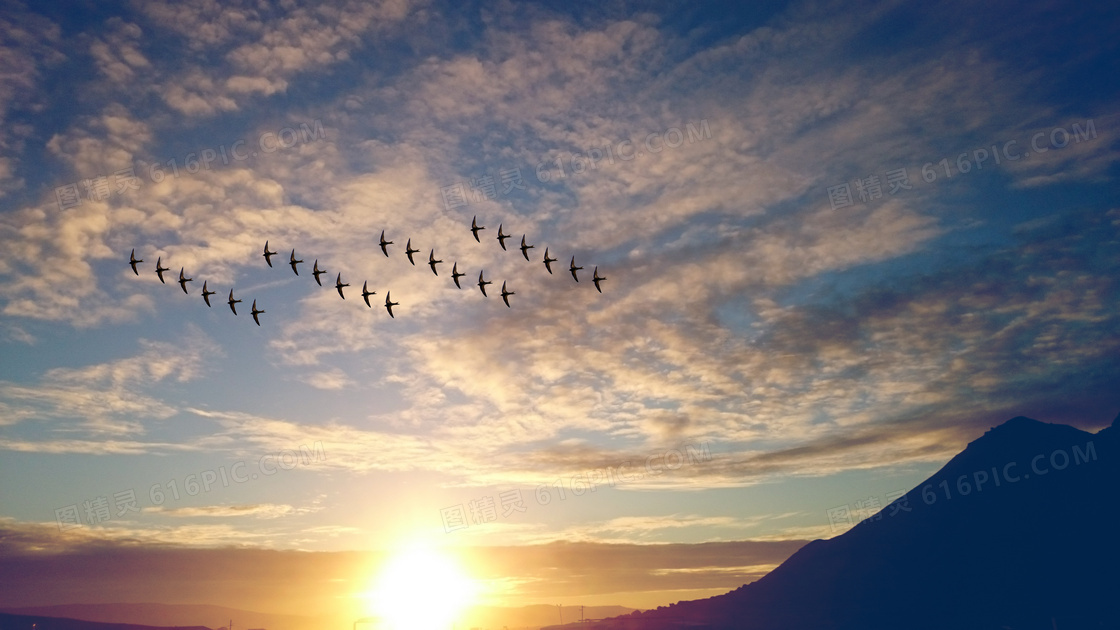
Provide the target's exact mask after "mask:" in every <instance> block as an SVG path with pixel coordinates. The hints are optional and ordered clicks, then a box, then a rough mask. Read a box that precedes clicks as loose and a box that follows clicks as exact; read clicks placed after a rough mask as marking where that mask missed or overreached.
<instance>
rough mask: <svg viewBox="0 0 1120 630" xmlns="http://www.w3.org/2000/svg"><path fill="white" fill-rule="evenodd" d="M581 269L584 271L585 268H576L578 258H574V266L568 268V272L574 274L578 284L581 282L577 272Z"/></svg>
mask: <svg viewBox="0 0 1120 630" xmlns="http://www.w3.org/2000/svg"><path fill="white" fill-rule="evenodd" d="M580 269H583V267H577V266H576V257H575V256H572V264H571V266H569V267H568V270H569V271H571V272H572V278H573V279H575V281H576V282H579V277H578V276H576V272H577V271H579V270H580Z"/></svg>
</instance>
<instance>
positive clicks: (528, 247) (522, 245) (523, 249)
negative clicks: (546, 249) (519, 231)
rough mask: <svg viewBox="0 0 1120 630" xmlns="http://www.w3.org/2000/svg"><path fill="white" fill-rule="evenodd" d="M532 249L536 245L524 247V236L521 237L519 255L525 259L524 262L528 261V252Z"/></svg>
mask: <svg viewBox="0 0 1120 630" xmlns="http://www.w3.org/2000/svg"><path fill="white" fill-rule="evenodd" d="M534 247H536V245H526V244H525V235H524V234H523V235H521V255H522V256H524V257H525V260H529V250H530V249H533V248H534Z"/></svg>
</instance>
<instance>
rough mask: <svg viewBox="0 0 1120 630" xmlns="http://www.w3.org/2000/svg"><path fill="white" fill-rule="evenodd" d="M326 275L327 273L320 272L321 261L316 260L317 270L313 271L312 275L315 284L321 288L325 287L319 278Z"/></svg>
mask: <svg viewBox="0 0 1120 630" xmlns="http://www.w3.org/2000/svg"><path fill="white" fill-rule="evenodd" d="M325 273H327V272H326V271H320V270H319V259H318V258H316V259H315V268H314V269H312V270H311V275H313V276H315V283H316V284H318V285H319V286H323V282H322V281H321V280H319V276H321V275H323V274H325Z"/></svg>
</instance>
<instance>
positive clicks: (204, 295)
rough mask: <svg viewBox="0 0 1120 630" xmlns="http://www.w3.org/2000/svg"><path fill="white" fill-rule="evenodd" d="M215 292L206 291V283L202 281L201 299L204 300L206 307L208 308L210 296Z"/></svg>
mask: <svg viewBox="0 0 1120 630" xmlns="http://www.w3.org/2000/svg"><path fill="white" fill-rule="evenodd" d="M214 293H216V292H215V291H207V290H206V281H205V280H203V281H202V299H203V300H206V306H210V296H211V295H214Z"/></svg>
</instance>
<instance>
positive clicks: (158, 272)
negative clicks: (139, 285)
mask: <svg viewBox="0 0 1120 630" xmlns="http://www.w3.org/2000/svg"><path fill="white" fill-rule="evenodd" d="M161 260H163V256H160V257H159V258H156V275H157V276H159V281H160V282H163V272H165V271H171V268H170V267H161V266H160V261H161ZM164 284H167V283H166V282H164Z"/></svg>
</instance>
